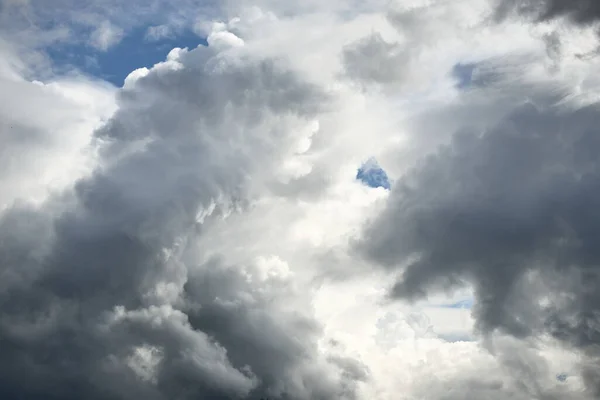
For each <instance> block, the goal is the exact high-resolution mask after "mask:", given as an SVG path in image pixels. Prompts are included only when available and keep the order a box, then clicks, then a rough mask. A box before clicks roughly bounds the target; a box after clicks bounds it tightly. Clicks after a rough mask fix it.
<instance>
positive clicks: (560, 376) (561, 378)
mask: <svg viewBox="0 0 600 400" xmlns="http://www.w3.org/2000/svg"><path fill="white" fill-rule="evenodd" d="M568 377H569V375H567V374H565V373H563V374H558V375H556V380H557V381H559V382H565V381H566V380H567V378H568Z"/></svg>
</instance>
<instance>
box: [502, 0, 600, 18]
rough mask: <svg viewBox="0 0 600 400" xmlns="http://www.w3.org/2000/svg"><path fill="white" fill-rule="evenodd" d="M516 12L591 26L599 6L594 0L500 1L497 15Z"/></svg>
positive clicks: (599, 13)
mask: <svg viewBox="0 0 600 400" xmlns="http://www.w3.org/2000/svg"><path fill="white" fill-rule="evenodd" d="M511 11H516V12H518V13H520V14H525V15H529V16H533V17H534V18H536V19H537V20H540V21H545V20H549V19H554V18H558V17H567V18H569V19H570V20H571V21H573V22H575V23H578V24H591V23H593V22H595V21H597V20H598V19H599V18H600V5H599V4H598V2H596V1H594V0H572V1H571V0H500V1H499V3H498V10H497V12H498V15H500V16H506V14H507V13H509V12H511Z"/></svg>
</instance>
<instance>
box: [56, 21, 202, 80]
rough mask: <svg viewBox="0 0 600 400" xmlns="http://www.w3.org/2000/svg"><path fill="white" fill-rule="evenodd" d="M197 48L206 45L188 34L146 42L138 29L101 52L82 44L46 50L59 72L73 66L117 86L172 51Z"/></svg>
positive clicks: (144, 35)
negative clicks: (177, 48)
mask: <svg viewBox="0 0 600 400" xmlns="http://www.w3.org/2000/svg"><path fill="white" fill-rule="evenodd" d="M198 45H204V46H206V45H207V42H206V39H205V38H201V37H199V36H198V35H196V34H195V33H194V32H191V31H187V32H182V33H181V34H180V35H178V36H175V37H165V38H161V39H158V40H154V41H149V40H147V39H146V29H145V28H142V29H136V30H133V31H131V32H129V33H128V34H126V36H125V37H123V39H122V40H121V41H120V42H119V43H118V44H116V45H114V46H113V47H111V48H109V49H108V50H107V51H104V52H103V51H98V50H97V49H95V48H93V47H91V46H88V45H87V44H85V43H77V44H72V43H69V44H59V45H55V46H52V47H50V48H48V49H46V51H47V53H48V55H49V56H50V58H51V59H52V61H53V63H54V65H55V66H56V67H57V69H58V71H59V72H60V71H61V70H69V69H71V68H73V67H75V68H77V69H78V70H81V71H83V72H85V73H87V74H89V75H93V76H96V77H98V78H100V79H103V80H106V81H108V82H111V83H112V84H114V85H115V86H119V87H120V86H122V85H123V81H124V80H125V78H126V77H127V75H129V73H130V72H132V71H133V70H135V69H138V68H142V67H147V68H150V67H152V66H153V65H154V64H156V63H158V62H161V61H164V60H165V59H166V57H167V54H168V53H169V51H171V50H172V49H173V48H175V47H180V48H184V47H187V48H189V49H190V50H191V49H194V48H196V47H197V46H198Z"/></svg>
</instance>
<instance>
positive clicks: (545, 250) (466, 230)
mask: <svg viewBox="0 0 600 400" xmlns="http://www.w3.org/2000/svg"><path fill="white" fill-rule="evenodd" d="M599 122H600V108H599V105H598V104H597V103H594V104H591V105H588V106H585V107H576V109H575V110H573V108H572V107H566V106H561V105H556V104H555V103H554V102H545V103H544V102H539V103H538V104H534V103H531V102H528V103H525V104H523V105H520V106H517V107H516V108H515V109H514V110H513V111H512V112H510V113H509V114H508V115H507V116H506V117H505V118H504V119H502V120H501V121H500V122H499V123H497V124H494V125H491V126H488V127H487V128H485V129H482V130H478V129H475V130H470V129H468V128H465V129H464V130H462V131H459V132H457V133H455V134H454V135H453V139H452V141H451V143H450V144H449V145H446V146H443V147H441V148H440V150H439V151H437V152H435V153H434V154H432V155H430V156H428V157H426V158H425V159H423V160H422V161H421V162H420V163H419V165H418V166H416V167H415V168H414V169H413V170H412V171H411V172H410V173H408V174H407V176H406V177H405V178H404V179H402V180H400V181H398V182H397V183H396V186H395V188H394V190H393V196H392V198H391V199H390V200H389V203H388V206H387V209H386V210H385V211H384V212H383V213H382V214H381V215H380V216H379V217H378V219H377V220H376V221H375V222H373V223H372V225H370V227H369V228H368V229H367V231H366V232H365V233H364V238H363V240H362V242H361V243H360V245H359V247H361V249H362V250H363V251H365V252H366V254H368V256H369V258H370V259H372V260H375V261H377V262H378V263H380V264H382V265H385V266H388V267H389V268H393V269H396V268H400V271H401V278H400V280H399V281H398V282H397V283H396V285H395V286H394V289H393V293H392V295H393V296H394V297H397V298H402V299H413V300H414V299H419V298H422V297H424V296H427V295H428V294H431V293H435V292H436V291H439V290H448V289H453V288H456V287H461V286H463V285H466V284H473V285H474V286H475V290H476V305H475V308H474V315H475V317H476V324H477V327H478V328H479V330H480V331H481V332H483V333H491V332H493V331H496V330H499V331H501V332H505V333H509V334H511V335H514V336H516V337H520V338H527V337H530V336H539V335H544V334H550V335H552V336H554V337H555V338H559V339H560V340H562V341H563V342H564V343H566V344H567V345H569V346H574V347H575V348H577V349H579V350H580V351H582V353H583V354H587V355H588V356H590V357H593V360H594V363H597V361H598V359H597V354H595V350H594V348H595V347H596V346H597V345H598V340H599V336H598V326H599V325H598V324H599V319H598V309H599V307H600V297H599V296H598V293H599V292H600V276H599V274H600V269H599V267H598V266H599V265H600V253H599V252H598V246H597V240H598V237H599V234H600V231H599V228H598V227H599V226H600V220H599V215H600V214H598V211H597V205H598V201H599V200H600V192H599V191H598V187H599V183H600V175H599V165H598V160H597V153H598V151H599V150H600V141H599V136H598V131H597V127H598V123H599ZM594 379H595V378H590V382H589V384H590V387H589V390H590V391H594V393H596V391H597V390H598V386H597V381H594Z"/></svg>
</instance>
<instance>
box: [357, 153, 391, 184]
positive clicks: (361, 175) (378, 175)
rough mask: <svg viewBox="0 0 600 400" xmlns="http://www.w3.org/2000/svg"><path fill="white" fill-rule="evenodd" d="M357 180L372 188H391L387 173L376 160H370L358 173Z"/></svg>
mask: <svg viewBox="0 0 600 400" xmlns="http://www.w3.org/2000/svg"><path fill="white" fill-rule="evenodd" d="M356 179H357V180H359V181H361V182H362V183H363V184H365V185H367V186H369V187H372V188H379V187H381V188H384V189H387V190H389V189H390V188H391V184H390V180H389V178H388V176H387V174H386V173H385V171H384V170H383V169H382V168H381V167H380V166H379V164H378V163H377V161H376V160H375V159H374V158H370V159H369V160H367V162H365V163H364V164H363V165H362V166H361V167H360V168H359V169H358V171H357V172H356Z"/></svg>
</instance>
